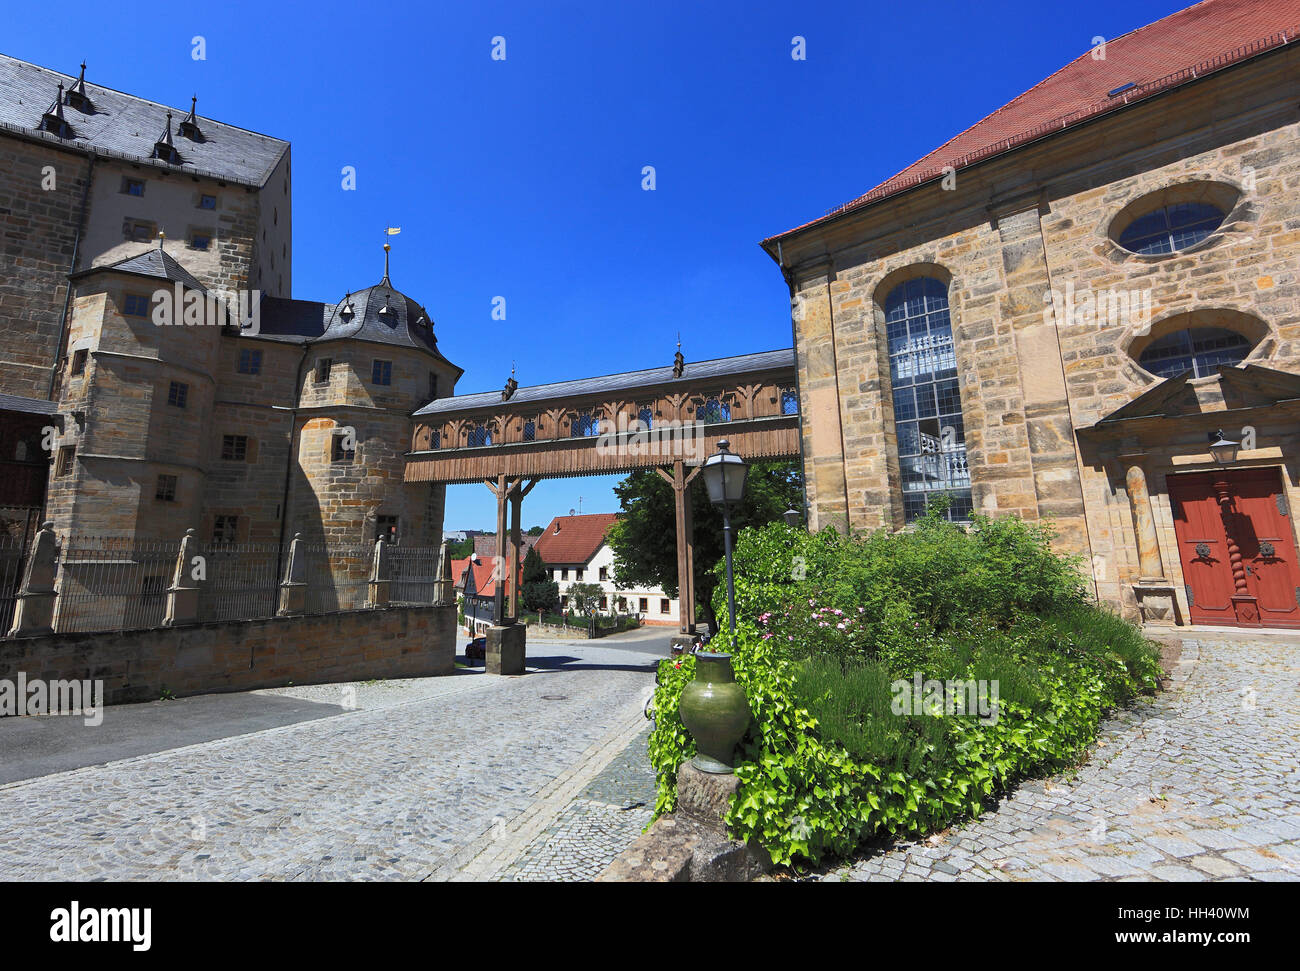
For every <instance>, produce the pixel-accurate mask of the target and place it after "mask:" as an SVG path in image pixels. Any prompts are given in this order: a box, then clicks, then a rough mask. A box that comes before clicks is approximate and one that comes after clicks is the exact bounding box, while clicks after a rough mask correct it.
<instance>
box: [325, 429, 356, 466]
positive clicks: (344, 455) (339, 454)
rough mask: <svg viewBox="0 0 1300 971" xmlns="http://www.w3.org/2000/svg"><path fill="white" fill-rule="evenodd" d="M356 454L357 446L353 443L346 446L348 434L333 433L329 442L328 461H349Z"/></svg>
mask: <svg viewBox="0 0 1300 971" xmlns="http://www.w3.org/2000/svg"><path fill="white" fill-rule="evenodd" d="M356 454H357V447H356V445H355V444H353V445H352V446H351V447H348V436H346V435H344V434H342V433H335V434H334V435H333V436H332V441H331V442H330V461H331V462H351V461H352V460H353V459H354V458H355V457H356Z"/></svg>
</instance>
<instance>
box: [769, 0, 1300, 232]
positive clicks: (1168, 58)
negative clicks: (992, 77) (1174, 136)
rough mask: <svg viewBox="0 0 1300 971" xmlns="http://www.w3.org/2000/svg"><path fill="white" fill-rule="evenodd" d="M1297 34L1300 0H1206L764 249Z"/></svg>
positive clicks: (1119, 42) (1036, 90)
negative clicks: (945, 170)
mask: <svg viewBox="0 0 1300 971" xmlns="http://www.w3.org/2000/svg"><path fill="white" fill-rule="evenodd" d="M1298 33H1300V0H1204V2H1203V3H1198V4H1195V5H1194V6H1191V7H1188V8H1186V9H1185V10H1180V11H1179V12H1178V13H1175V14H1171V15H1170V16H1168V17H1165V18H1164V19H1163V20H1157V21H1156V22H1155V23H1153V24H1148V25H1147V26H1145V27H1140V28H1138V29H1137V30H1133V31H1130V32H1129V33H1127V34H1124V35H1122V36H1120V37H1116V38H1114V39H1112V40H1108V41H1106V56H1105V59H1104V60H1094V59H1093V57H1092V50H1091V48H1090V49H1089V50H1088V51H1087V52H1085V53H1083V54H1080V55H1079V56H1078V57H1077V58H1075V59H1074V60H1073V61H1071V62H1070V63H1069V64H1067V65H1065V67H1063V68H1061V69H1060V70H1059V71H1057V72H1056V73H1055V74H1053V75H1051V76H1050V77H1048V78H1046V79H1045V80H1043V81H1041V82H1039V83H1038V84H1036V85H1034V87H1032V88H1030V89H1029V90H1028V91H1026V92H1025V93H1024V94H1022V95H1020V96H1019V97H1017V98H1016V99H1015V100H1013V101H1011V102H1009V103H1008V104H1006V105H1004V106H1002V107H1001V108H999V109H998V110H997V111H995V112H993V113H992V114H991V115H989V116H988V117H986V118H984V119H982V120H980V121H978V122H976V123H975V124H974V125H972V126H971V127H970V128H967V129H966V130H965V131H963V132H961V133H960V134H958V135H956V136H954V137H953V138H951V139H949V140H948V141H947V142H945V143H944V144H943V145H941V146H940V147H939V148H937V149H935V150H934V151H933V152H931V153H930V154H928V155H926V156H925V157H924V158H921V159H920V160H918V161H916V162H914V163H912V164H911V165H909V166H908V167H907V168H905V169H903V170H902V171H901V172H899V173H898V174H897V175H895V176H894V177H893V178H890V179H887V180H886V181H884V182H882V183H881V184H880V185H878V186H876V187H875V188H874V189H872V190H871V191H870V192H867V193H866V194H864V195H861V196H859V197H858V198H856V199H854V200H852V201H851V202H847V203H845V204H844V205H842V206H839V207H838V208H836V209H833V210H831V211H830V212H829V213H827V214H826V215H825V216H822V217H820V218H818V219H814V220H813V221H811V222H808V223H805V224H804V225H802V226H798V227H796V228H794V229H791V230H787V231H786V232H784V233H778V234H777V235H775V236H771V237H769V238H768V239H766V240H764V243H768V242H772V241H774V240H778V239H782V238H783V237H786V236H790V235H792V234H793V233H797V232H799V231H800V230H803V229H807V228H808V227H810V226H815V225H817V224H818V223H821V222H825V221H826V220H829V219H833V218H835V217H836V216H838V215H841V214H842V213H845V212H848V211H849V210H852V209H857V208H860V207H862V206H865V205H870V204H871V203H874V202H879V201H880V200H882V199H886V198H888V197H890V196H893V195H895V194H897V193H899V192H902V191H903V190H905V189H909V188H912V187H913V186H916V185H920V184H921V183H923V182H928V181H931V180H933V179H937V178H941V177H942V175H943V168H944V167H945V166H952V168H953V169H961V168H963V167H965V166H968V165H972V164H974V163H976V162H979V161H982V160H983V159H986V158H989V157H991V156H993V155H997V154H1000V153H1002V152H1004V151H1008V150H1010V149H1012V148H1015V147H1017V146H1019V145H1023V144H1025V143H1027V142H1030V141H1033V140H1035V139H1038V138H1042V137H1045V136H1047V135H1051V134H1053V133H1055V132H1058V131H1061V130H1062V129H1064V128H1067V127H1071V126H1073V125H1076V124H1079V123H1081V122H1084V121H1088V120H1090V119H1092V118H1096V117H1099V116H1101V115H1103V114H1105V113H1107V112H1109V111H1113V110H1116V109H1119V108H1122V107H1124V106H1125V105H1127V104H1132V103H1133V102H1135V101H1139V100H1142V99H1144V98H1148V97H1151V96H1153V95H1156V94H1159V93H1161V92H1164V91H1168V90H1171V89H1173V88H1176V87H1178V86H1180V85H1183V84H1187V83H1190V82H1191V81H1194V80H1196V79H1197V78H1201V77H1204V76H1205V75H1206V74H1207V73H1211V72H1213V71H1216V70H1220V69H1222V68H1224V67H1228V66H1230V65H1231V64H1234V63H1237V62H1238V61H1242V60H1244V59H1246V58H1249V57H1252V56H1254V55H1256V54H1258V53H1260V52H1262V51H1265V50H1269V49H1271V48H1274V47H1280V46H1284V45H1286V44H1291V43H1294V42H1295V41H1296V40H1297V34H1298ZM1129 84H1132V85H1133V87H1131V88H1127V89H1126V90H1125V91H1123V92H1120V93H1118V94H1115V95H1113V96H1112V95H1111V92H1112V91H1115V90H1116V89H1118V88H1121V87H1123V86H1125V85H1129Z"/></svg>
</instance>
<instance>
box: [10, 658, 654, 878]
mask: <svg viewBox="0 0 1300 971" xmlns="http://www.w3.org/2000/svg"><path fill="white" fill-rule="evenodd" d="M653 661H654V656H653V655H652V654H649V653H644V652H634V651H629V650H624V649H618V648H617V647H609V646H604V645H600V644H590V643H583V644H578V645H574V644H556V643H548V644H538V645H530V650H529V665H530V669H531V668H533V667H534V666H536V667H537V668H538V669H539V670H537V671H535V672H534V671H531V670H530V673H529V674H527V675H524V676H522V677H517V678H501V677H491V676H488V675H485V674H483V673H481V668H480V669H479V671H478V672H477V673H476V672H471V671H462V672H459V673H458V674H457V675H455V676H453V677H446V678H436V679H423V680H418V681H407V682H384V683H372V684H360V685H324V686H313V687H302V688H287V689H278V690H277V691H276V692H272V693H274V694H282V695H292V696H294V697H297V698H303V699H308V700H313V701H320V702H327V703H332V704H335V705H339V704H343V705H356V706H358V708H357V710H341V711H339V712H338V713H336V714H331V715H329V716H328V717H321V718H318V719H315V720H312V721H305V722H300V723H297V724H292V725H286V726H283V727H277V728H272V729H270V730H265V731H258V732H256V733H254V734H247V735H238V736H235V737H229V738H221V739H217V740H214V741H207V742H203V743H201V744H195V745H189V746H186V747H183V748H177V749H173V750H170V751H163V752H159V753H155V754H151V755H144V756H140V757H136V758H129V759H123V760H119V761H114V762H110V763H108V764H105V765H96V766H88V767H85V768H79V769H75V770H73V771H68V772H61V773H57V774H53V775H45V776H43V777H40V778H33V779H28V780H25V781H21V782H15V783H12V784H10V785H7V786H3V787H0V816H3V818H4V820H5V827H4V833H3V836H0V879H5V880H56V879H57V880H96V879H109V880H118V879H120V880H159V879H185V880H210V879H260V880H266V879H269V880H317V879H324V880H331V879H348V880H357V879H361V880H383V879H400V880H423V879H429V878H433V879H440V880H441V879H466V878H470V879H495V878H497V876H498V874H499V871H500V870H502V869H503V868H504V867H505V866H506V865H508V864H509V863H510V862H512V861H513V860H514V858H515V857H516V856H518V855H519V853H521V852H523V851H524V849H525V848H526V847H528V846H529V845H530V844H531V843H532V842H533V841H534V840H535V839H536V838H537V837H538V836H539V835H540V834H541V832H542V830H543V829H544V828H545V826H546V825H549V824H550V823H551V822H552V821H553V820H554V818H555V816H556V815H559V814H560V813H561V812H562V811H564V810H565V808H566V807H568V806H569V805H570V804H571V803H572V801H573V798H574V797H575V796H577V795H579V794H580V793H582V792H584V791H587V790H586V787H587V785H588V784H589V783H591V781H592V779H593V778H594V777H596V776H597V774H598V773H599V772H600V771H601V770H602V769H604V768H605V766H606V765H607V764H608V763H609V761H610V759H611V758H613V757H615V756H618V755H619V754H620V753H623V752H626V751H629V749H628V743H629V742H630V741H631V740H632V739H634V738H636V737H637V736H638V735H639V734H640V733H642V732H643V730H644V727H645V724H646V723H645V720H644V718H642V707H643V705H644V703H645V700H646V698H647V697H648V695H649V692H650V690H651V688H652V686H653V678H654V675H653ZM112 717H113V709H111V708H110V709H109V710H108V712H107V717H106V721H107V720H108V719H112ZM633 748H635V747H633ZM640 752H641V757H642V758H644V746H643V745H642V747H641V749H640ZM590 791H591V792H593V793H598V791H599V786H597V787H595V788H593V789H591V790H590ZM593 798H598V796H595V797H593ZM633 818H634V817H633V816H631V815H627V816H624V817H623V818H620V819H619V823H620V827H621V828H620V829H619V830H618V833H620V834H622V833H624V832H625V831H628V827H629V826H634V827H635V828H636V830H637V832H639V825H643V824H644V818H645V817H644V816H639V815H638V816H637V817H636V818H639V819H640V820H641V822H640V824H639V825H638V824H635V823H633V822H632V820H633ZM635 836H636V832H632V833H631V835H630V836H629V837H628V842H630V841H631V839H634V838H635ZM598 838H599V840H601V841H602V843H601V845H602V846H608V847H610V848H611V849H612V852H610V858H611V859H612V856H613V854H614V853H617V852H618V849H621V846H617V847H616V844H617V843H618V840H619V839H621V836H619V837H612V836H611V835H610V834H606V833H601V834H599V837H598ZM615 847H616V848H615ZM591 859H592V858H591V857H590V856H587V857H584V860H591ZM606 862H608V861H606ZM591 865H594V863H592V864H591ZM553 872H558V871H553ZM584 875H585V871H584Z"/></svg>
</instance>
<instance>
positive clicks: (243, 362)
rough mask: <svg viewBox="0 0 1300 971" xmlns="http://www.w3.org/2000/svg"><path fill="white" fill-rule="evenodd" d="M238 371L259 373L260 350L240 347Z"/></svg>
mask: <svg viewBox="0 0 1300 971" xmlns="http://www.w3.org/2000/svg"><path fill="white" fill-rule="evenodd" d="M239 373H240V374H261V373H262V352H261V351H257V350H253V349H252V348H250V347H241V348H240V349H239Z"/></svg>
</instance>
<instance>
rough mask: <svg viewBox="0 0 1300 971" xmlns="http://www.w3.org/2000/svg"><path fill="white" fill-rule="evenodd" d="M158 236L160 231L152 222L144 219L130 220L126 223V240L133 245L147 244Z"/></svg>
mask: <svg viewBox="0 0 1300 971" xmlns="http://www.w3.org/2000/svg"><path fill="white" fill-rule="evenodd" d="M157 235H158V229H157V227H156V226H154V224H153V223H151V222H146V221H145V220H143V219H128V220H127V221H126V238H127V239H129V240H131V241H132V242H133V243H147V242H149V241H150V240H152V239H153V238H154V237H155V236H157Z"/></svg>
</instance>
